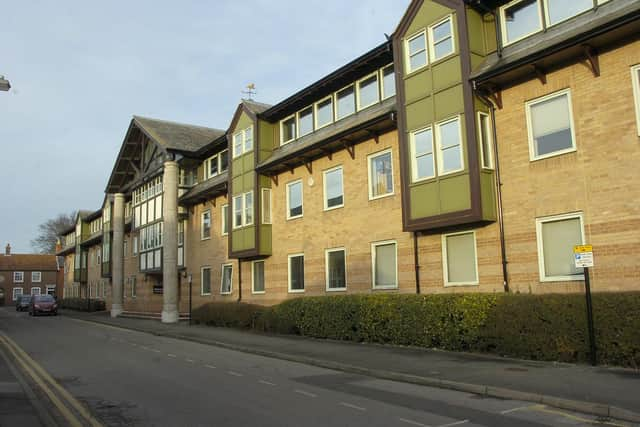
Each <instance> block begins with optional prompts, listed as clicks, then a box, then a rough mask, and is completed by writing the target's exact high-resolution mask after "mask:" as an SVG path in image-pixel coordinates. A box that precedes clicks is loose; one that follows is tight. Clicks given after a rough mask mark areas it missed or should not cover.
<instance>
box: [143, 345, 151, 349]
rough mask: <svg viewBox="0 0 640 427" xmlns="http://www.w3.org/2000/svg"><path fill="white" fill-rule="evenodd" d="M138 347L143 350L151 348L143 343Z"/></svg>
mask: <svg viewBox="0 0 640 427" xmlns="http://www.w3.org/2000/svg"><path fill="white" fill-rule="evenodd" d="M140 348H141V349H143V350H151V349H150V348H149V347H146V346H144V345H141V346H140Z"/></svg>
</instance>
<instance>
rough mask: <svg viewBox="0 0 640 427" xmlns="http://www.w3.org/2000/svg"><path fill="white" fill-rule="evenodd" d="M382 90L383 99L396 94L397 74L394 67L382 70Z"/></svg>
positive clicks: (390, 66)
mask: <svg viewBox="0 0 640 427" xmlns="http://www.w3.org/2000/svg"><path fill="white" fill-rule="evenodd" d="M382 90H383V92H382V98H383V99H386V98H389V97H391V96H393V95H395V94H396V72H395V69H394V67H393V65H389V66H387V67H384V68H383V69H382Z"/></svg>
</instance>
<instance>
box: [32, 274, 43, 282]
mask: <svg viewBox="0 0 640 427" xmlns="http://www.w3.org/2000/svg"><path fill="white" fill-rule="evenodd" d="M41 281H42V273H41V272H40V271H32V272H31V282H33V283H40V282H41Z"/></svg>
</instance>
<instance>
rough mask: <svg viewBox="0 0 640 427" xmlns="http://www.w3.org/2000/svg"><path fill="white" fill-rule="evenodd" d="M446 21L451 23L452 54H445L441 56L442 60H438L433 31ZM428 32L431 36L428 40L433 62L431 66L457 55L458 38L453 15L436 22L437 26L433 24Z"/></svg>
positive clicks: (430, 58) (430, 57) (430, 56)
mask: <svg viewBox="0 0 640 427" xmlns="http://www.w3.org/2000/svg"><path fill="white" fill-rule="evenodd" d="M446 21H449V27H450V28H451V52H448V53H447V54H445V55H444V56H441V57H440V58H436V57H435V56H436V49H435V47H436V46H435V39H434V36H433V29H434V28H435V27H437V26H439V25H441V24H444V23H445V22H446ZM427 31H428V32H429V36H428V37H427V40H428V46H429V48H428V51H429V60H430V62H431V64H434V63H436V62H438V61H442V60H443V59H446V58H448V57H450V56H451V55H455V53H456V36H455V33H456V32H455V27H454V25H453V15H447V16H446V17H444V18H442V19H441V20H439V21H438V22H436V23H435V24H431V25H429V27H428V28H427Z"/></svg>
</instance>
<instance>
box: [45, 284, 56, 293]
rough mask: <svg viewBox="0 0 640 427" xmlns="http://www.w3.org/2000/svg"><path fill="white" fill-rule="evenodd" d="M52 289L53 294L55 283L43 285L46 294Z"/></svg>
mask: <svg viewBox="0 0 640 427" xmlns="http://www.w3.org/2000/svg"><path fill="white" fill-rule="evenodd" d="M50 291H53V293H54V295H55V293H56V285H46V287H45V292H46V293H47V295H51V294H50V293H49V292H50Z"/></svg>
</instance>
